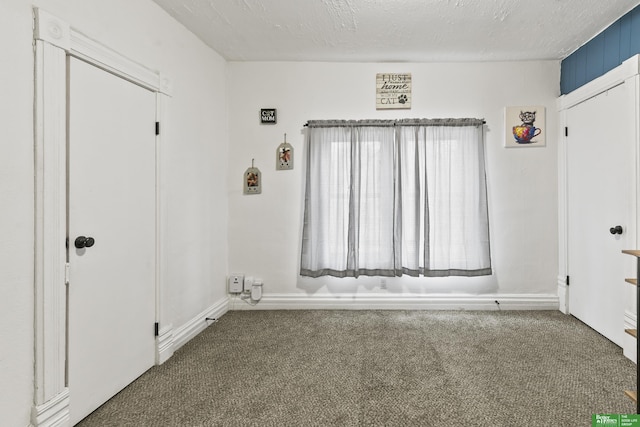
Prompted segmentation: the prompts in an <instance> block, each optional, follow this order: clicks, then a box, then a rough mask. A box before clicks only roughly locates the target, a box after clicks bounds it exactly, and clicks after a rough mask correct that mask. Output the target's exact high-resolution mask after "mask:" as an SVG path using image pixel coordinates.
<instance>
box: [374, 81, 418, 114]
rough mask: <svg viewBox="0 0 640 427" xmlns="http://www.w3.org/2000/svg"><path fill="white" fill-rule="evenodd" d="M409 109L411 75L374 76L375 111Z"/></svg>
mask: <svg viewBox="0 0 640 427" xmlns="http://www.w3.org/2000/svg"><path fill="white" fill-rule="evenodd" d="M410 108H411V73H403V74H392V73H379V74H376V109H377V110H390V109H410Z"/></svg>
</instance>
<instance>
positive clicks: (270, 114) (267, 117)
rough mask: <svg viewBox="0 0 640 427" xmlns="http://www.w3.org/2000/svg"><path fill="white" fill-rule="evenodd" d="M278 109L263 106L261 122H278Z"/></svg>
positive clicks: (266, 123) (268, 123)
mask: <svg viewBox="0 0 640 427" xmlns="http://www.w3.org/2000/svg"><path fill="white" fill-rule="evenodd" d="M276 121H277V119H276V109H275V108H262V109H261V110H260V123H261V124H263V125H275V124H276Z"/></svg>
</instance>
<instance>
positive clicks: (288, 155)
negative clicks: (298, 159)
mask: <svg viewBox="0 0 640 427" xmlns="http://www.w3.org/2000/svg"><path fill="white" fill-rule="evenodd" d="M290 169H293V147H292V146H291V144H289V143H288V142H287V134H286V133H285V134H284V142H283V143H282V144H280V145H278V150H277V151H276V170H279V171H282V170H290Z"/></svg>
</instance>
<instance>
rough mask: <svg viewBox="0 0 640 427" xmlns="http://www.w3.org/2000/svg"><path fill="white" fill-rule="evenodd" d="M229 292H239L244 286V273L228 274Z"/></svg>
mask: <svg viewBox="0 0 640 427" xmlns="http://www.w3.org/2000/svg"><path fill="white" fill-rule="evenodd" d="M228 286H229V293H230V294H239V293H241V292H242V288H243V287H244V274H232V275H231V276H229V283H228Z"/></svg>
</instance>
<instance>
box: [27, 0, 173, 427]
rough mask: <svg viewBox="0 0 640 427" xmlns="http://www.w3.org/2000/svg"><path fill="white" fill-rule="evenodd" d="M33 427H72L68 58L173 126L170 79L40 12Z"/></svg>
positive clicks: (166, 335)
mask: <svg viewBox="0 0 640 427" xmlns="http://www.w3.org/2000/svg"><path fill="white" fill-rule="evenodd" d="M34 18H35V29H34V45H35V52H34V54H35V58H34V63H35V67H34V72H35V86H34V106H35V108H34V156H35V182H34V187H35V188H34V190H35V199H34V200H35V205H34V209H35V217H34V229H35V241H34V250H35V265H34V276H35V278H34V282H35V283H34V304H35V307H34V341H35V346H34V347H35V355H34V357H35V364H34V406H33V407H32V411H31V422H32V424H33V425H34V426H45V425H46V426H67V425H69V390H68V388H67V384H66V351H67V341H66V337H67V323H66V310H67V304H66V284H67V283H68V265H67V261H66V256H67V255H66V245H65V243H66V242H65V240H66V237H67V79H68V68H67V56H74V57H77V58H80V59H82V60H83V61H86V62H88V63H90V64H92V65H94V66H97V67H99V68H101V69H103V70H105V71H107V72H110V73H113V74H115V75H117V76H119V77H122V78H124V79H126V80H128V81H131V82H133V83H135V84H137V85H140V86H142V87H144V88H146V89H148V90H150V91H152V92H154V93H155V94H156V121H157V122H160V123H166V115H167V113H166V110H167V108H166V107H167V102H168V99H169V97H170V96H171V80H170V79H169V78H167V77H166V76H165V75H163V74H161V73H158V72H155V71H152V70H150V69H148V68H146V67H144V66H143V65H140V64H138V63H136V62H135V61H132V60H130V59H128V58H126V57H125V56H123V55H121V54H119V53H118V52H116V51H114V50H112V49H110V48H108V47H106V46H104V45H103V44H101V43H99V42H97V41H95V40H92V39H90V38H89V37H87V36H85V35H83V34H82V33H80V32H79V31H77V30H75V29H74V28H72V27H71V26H70V25H69V23H67V22H65V21H63V20H61V19H60V18H58V17H56V16H54V15H52V14H50V13H48V12H46V11H45V10H42V9H40V8H34ZM163 133H164V132H160V134H159V135H156V167H155V180H156V194H155V197H156V265H155V269H156V283H155V307H156V309H155V311H156V315H155V316H156V322H158V323H159V324H162V320H163V309H162V308H163V306H164V305H163V299H162V289H163V286H162V281H163V274H162V268H161V267H162V264H163V263H162V262H161V261H162V259H163V250H162V249H163V245H162V238H161V237H162V235H161V231H162V230H163V223H162V221H163V220H164V217H165V215H162V212H163V197H162V196H163V195H162V191H161V186H160V185H159V183H160V182H161V170H160V165H161V159H162V151H161V147H162V144H161V139H162V136H163ZM172 354H173V344H172V328H171V325H163V328H159V334H158V336H157V337H156V364H160V363H163V362H164V361H165V360H166V359H168V358H169V357H171V355H172Z"/></svg>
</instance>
